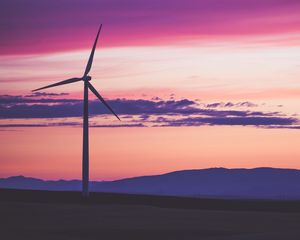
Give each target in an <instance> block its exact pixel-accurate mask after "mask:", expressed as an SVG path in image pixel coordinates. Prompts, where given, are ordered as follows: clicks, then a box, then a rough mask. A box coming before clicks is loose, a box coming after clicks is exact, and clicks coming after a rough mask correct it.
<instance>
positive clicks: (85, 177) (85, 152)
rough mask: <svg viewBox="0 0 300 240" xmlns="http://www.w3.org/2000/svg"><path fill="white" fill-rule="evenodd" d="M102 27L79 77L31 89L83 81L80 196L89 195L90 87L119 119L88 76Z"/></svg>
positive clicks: (85, 196)
mask: <svg viewBox="0 0 300 240" xmlns="http://www.w3.org/2000/svg"><path fill="white" fill-rule="evenodd" d="M101 28H102V24H101V25H100V27H99V30H98V33H97V36H96V39H95V42H94V45H93V48H92V51H91V54H90V57H89V60H88V62H87V65H86V68H85V71H84V74H83V76H82V77H81V78H77V77H75V78H70V79H67V80H64V81H60V82H57V83H54V84H51V85H48V86H45V87H41V88H38V89H35V90H32V91H33V92H35V91H39V90H42V89H46V88H51V87H56V86H60V85H65V84H69V83H74V82H78V81H83V83H84V90H83V92H84V97H83V149H82V196H83V197H84V198H87V197H88V196H89V99H88V97H89V92H88V90H89V89H90V90H91V91H92V93H94V94H95V95H96V97H97V98H98V99H99V100H100V101H101V102H102V103H103V104H104V105H105V106H106V107H107V108H108V110H109V111H110V112H111V113H112V114H114V115H115V116H116V117H117V118H118V119H119V120H120V118H119V117H118V115H117V114H116V113H115V112H114V111H113V110H112V108H111V107H110V106H109V105H108V104H107V103H106V102H105V100H104V99H103V97H102V96H101V95H100V94H99V93H98V91H97V90H96V89H95V88H94V87H93V85H92V84H91V83H90V81H91V79H92V78H91V76H89V75H88V74H89V72H90V70H91V68H92V63H93V58H94V53H95V49H96V45H97V41H98V37H99V34H100V31H101Z"/></svg>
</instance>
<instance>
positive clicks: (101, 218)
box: [0, 190, 300, 240]
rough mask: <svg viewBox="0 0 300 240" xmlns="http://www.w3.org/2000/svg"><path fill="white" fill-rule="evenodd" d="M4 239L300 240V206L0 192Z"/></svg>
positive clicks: (0, 225)
mask: <svg viewBox="0 0 300 240" xmlns="http://www.w3.org/2000/svg"><path fill="white" fill-rule="evenodd" d="M0 197H1V198H0V230H1V231H0V239H8V240H9V239H55V240H56V239H57V240H60V239H64V240H68V239H141V240H142V239H164V240H166V239H184V240H185V239H231V240H234V239H239V240H243V239H249V240H250V239H251V240H255V239H262V240H266V239H272V240H273V239H283V240H285V239H295V240H296V239H297V240H298V239H300V202H298V201H261V200H260V201H253V200H252V201H246V200H213V199H191V198H176V197H155V196H137V195H124V194H108V193H95V194H92V195H91V199H90V200H89V202H84V201H82V200H81V198H80V194H79V193H76V192H44V191H20V190H0Z"/></svg>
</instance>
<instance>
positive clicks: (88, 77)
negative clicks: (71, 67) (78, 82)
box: [82, 76, 92, 81]
mask: <svg viewBox="0 0 300 240" xmlns="http://www.w3.org/2000/svg"><path fill="white" fill-rule="evenodd" d="M82 80H83V81H91V80H92V77H91V76H86V77H84V78H83V79H82Z"/></svg>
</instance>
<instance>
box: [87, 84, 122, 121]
mask: <svg viewBox="0 0 300 240" xmlns="http://www.w3.org/2000/svg"><path fill="white" fill-rule="evenodd" d="M88 86H89V89H90V90H91V91H92V92H93V93H94V94H95V95H96V97H97V98H99V100H100V101H101V102H102V103H103V104H104V105H105V106H106V107H107V108H108V109H109V110H110V111H111V112H112V114H113V115H115V116H116V117H117V119H119V120H120V121H121V119H120V118H119V117H118V115H117V114H116V113H115V112H114V111H113V110H112V108H111V107H110V106H109V105H108V104H107V103H106V102H105V100H104V99H103V97H101V95H100V94H99V93H98V92H97V90H96V89H95V88H94V87H93V85H92V84H91V83H88Z"/></svg>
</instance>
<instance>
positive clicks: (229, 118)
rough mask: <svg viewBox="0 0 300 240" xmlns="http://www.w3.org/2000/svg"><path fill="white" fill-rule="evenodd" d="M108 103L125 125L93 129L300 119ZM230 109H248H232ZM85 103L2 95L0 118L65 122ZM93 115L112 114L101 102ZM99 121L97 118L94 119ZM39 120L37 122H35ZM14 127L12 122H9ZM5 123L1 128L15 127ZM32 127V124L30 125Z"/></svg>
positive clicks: (293, 122)
mask: <svg viewBox="0 0 300 240" xmlns="http://www.w3.org/2000/svg"><path fill="white" fill-rule="evenodd" d="M107 102H108V104H109V105H111V107H112V108H113V109H114V110H115V112H116V113H117V114H118V115H120V116H121V118H122V116H124V118H123V119H124V123H121V124H119V123H118V124H116V125H115V124H113V125H105V124H98V123H94V124H91V127H144V126H201V125H253V126H270V127H278V128H279V127H293V128H295V129H296V127H297V124H299V120H298V119H297V118H296V117H289V116H286V115H285V114H283V113H280V112H263V111H251V110H249V109H251V108H252V107H253V106H256V104H254V103H250V102H248V101H245V102H238V103H232V102H229V103H230V104H229V103H210V104H204V106H205V107H209V108H203V107H201V106H203V104H200V105H199V104H198V103H197V101H192V100H189V99H182V100H155V101H154V100H144V99H136V100H132V99H113V100H107ZM230 107H233V108H235V107H244V108H247V107H248V108H249V109H243V110H233V109H230ZM82 109H83V105H82V101H81V100H78V99H52V98H47V99H45V98H40V99H37V98H29V97H22V96H10V95H3V96H0V119H2V120H5V119H7V120H8V119H42V118H51V119H56V118H57V119H65V118H70V117H81V116H82ZM89 109H90V115H91V116H92V117H97V116H100V115H105V114H109V112H108V110H107V109H106V108H105V107H104V106H103V104H102V103H100V102H99V101H98V100H92V101H90V103H89ZM95 119H96V120H97V118H95ZM36 121H38V120H36ZM10 124H11V123H10ZM10 124H2V127H12V126H13V124H12V125H10ZM30 124H32V123H30ZM30 124H29V125H28V124H27V125H26V124H25V125H24V124H18V123H17V124H15V125H14V126H17V127H39V126H40V127H46V126H62V125H63V126H79V125H81V122H68V121H66V122H57V123H55V122H54V123H53V122H51V123H49V124H39V123H38V124H32V125H30Z"/></svg>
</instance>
